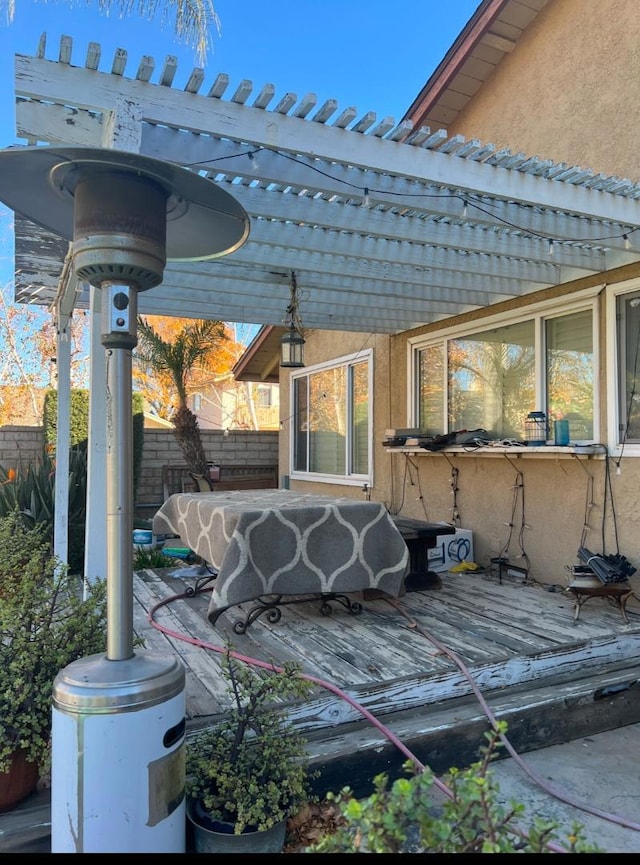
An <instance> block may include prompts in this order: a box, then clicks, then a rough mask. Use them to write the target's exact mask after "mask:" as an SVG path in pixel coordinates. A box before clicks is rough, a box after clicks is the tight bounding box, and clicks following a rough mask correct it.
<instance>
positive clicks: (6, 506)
mask: <svg viewBox="0 0 640 865" xmlns="http://www.w3.org/2000/svg"><path fill="white" fill-rule="evenodd" d="M55 481H56V464H55V455H54V451H53V449H52V448H51V446H45V448H44V449H43V452H42V456H41V457H40V458H39V459H37V460H34V461H29V462H26V461H24V462H23V461H22V460H21V459H20V460H18V464H17V466H11V467H9V468H4V467H2V466H0V517H3V516H7V515H8V514H10V513H14V512H17V513H19V514H20V516H21V518H22V520H23V521H24V523H25V525H26V526H27V527H29V528H31V527H33V526H35V525H42V526H44V528H45V533H46V536H47V537H48V538H49V540H50V543H51V545H53V526H54V510H55ZM86 499H87V454H86V447H85V446H84V445H76V446H74V447H72V448H71V449H70V451H69V512H68V523H69V558H70V561H69V566H70V569H71V571H72V573H77V572H79V571H81V570H82V564H83V561H84V526H85V515H86Z"/></svg>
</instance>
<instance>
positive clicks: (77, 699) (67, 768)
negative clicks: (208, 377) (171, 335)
mask: <svg viewBox="0 0 640 865" xmlns="http://www.w3.org/2000/svg"><path fill="white" fill-rule="evenodd" d="M0 200H2V201H3V202H4V203H5V204H6V205H7V206H8V207H10V208H12V209H13V210H14V211H16V212H17V213H19V214H21V215H22V216H24V217H25V218H27V219H30V220H31V221H32V222H35V223H37V224H39V225H40V226H42V227H44V228H46V229H48V230H49V231H52V232H54V233H55V234H59V235H61V236H62V237H64V238H65V239H67V240H71V241H73V247H72V255H73V265H74V268H75V271H76V273H77V276H78V279H80V280H85V281H87V282H89V283H90V284H91V285H93V286H95V287H97V288H99V289H100V290H101V301H102V327H101V342H102V345H103V346H104V349H105V351H106V359H107V377H106V393H105V397H106V399H107V406H108V410H107V425H108V430H107V490H106V496H107V526H106V531H107V575H106V576H107V646H106V653H105V654H99V655H92V656H89V657H87V658H82V659H80V660H78V661H75V662H74V663H72V664H70V665H69V666H68V667H66V668H65V669H63V670H61V671H60V672H59V673H58V676H57V677H56V680H55V682H54V686H53V709H52V712H53V732H52V788H51V821H52V832H51V838H52V852H54V853H63V852H71V853H109V852H113V853H119V852H123V853H124V852H127V853H152V852H158V853H184V852H185V810H184V783H185V768H184V736H185V696H184V686H185V672H184V667H183V666H182V664H181V663H180V662H179V661H178V660H177V659H176V658H175V657H173V656H169V655H168V656H162V655H155V654H151V653H148V652H145V651H138V650H137V649H136V650H135V651H134V645H133V644H134V632H133V545H132V531H133V480H132V479H133V422H132V408H131V395H132V386H131V364H132V350H133V348H134V347H135V346H136V344H137V332H136V331H137V328H136V323H137V307H138V303H137V299H138V293H139V292H140V291H146V290H148V289H150V288H153V287H154V286H156V285H158V284H159V283H160V282H162V278H163V273H164V267H165V264H166V261H167V259H183V260H191V261H198V260H207V259H212V258H217V257H219V256H223V255H226V254H228V253H230V252H233V251H234V250H235V249H237V248H238V247H240V246H241V245H242V244H243V243H244V241H245V240H246V239H247V237H248V234H249V219H248V216H247V214H246V212H245V211H244V209H243V208H242V207H241V206H240V205H239V204H238V202H237V201H236V200H235V199H234V198H233V196H231V195H229V194H228V193H227V192H225V191H224V190H222V189H220V188H219V187H218V186H216V185H215V184H214V183H213V182H211V181H210V180H207V179H206V178H203V177H201V176H199V175H197V174H194V173H192V172H190V171H188V170H186V169H184V168H182V167H180V166H177V165H173V164H171V163H167V162H163V161H162V160H158V159H151V158H148V157H144V156H140V155H139V154H134V153H127V152H120V151H114V150H106V149H98V148H91V147H18V148H8V149H5V150H1V151H0Z"/></svg>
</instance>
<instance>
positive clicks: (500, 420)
mask: <svg viewBox="0 0 640 865" xmlns="http://www.w3.org/2000/svg"><path fill="white" fill-rule="evenodd" d="M423 340H424V338H423ZM593 346H594V337H593V309H592V308H591V307H589V308H587V309H582V310H580V311H577V312H570V313H567V314H563V315H553V316H552V315H548V316H542V315H537V316H532V317H530V318H527V319H525V320H522V321H512V322H508V323H505V324H500V325H498V326H496V327H493V328H490V329H486V330H479V331H470V332H467V333H464V334H461V335H458V334H456V335H455V336H454V335H452V334H451V335H449V336H448V337H447V338H442V337H441V338H440V339H438V340H434V341H432V342H430V343H429V344H427V343H426V342H424V341H423V343H421V342H420V341H418V340H415V341H413V346H412V350H413V352H414V364H413V367H414V370H415V373H414V375H415V379H414V380H415V383H416V388H415V393H416V407H415V417H416V418H417V425H418V426H419V428H420V430H421V431H423V432H424V434H426V435H438V434H440V433H443V432H450V431H453V430H461V429H467V430H472V429H479V428H481V429H485V430H487V431H488V432H491V433H492V434H493V435H494V437H495V438H516V439H523V438H524V421H525V418H526V416H527V414H528V413H529V412H530V411H539V410H542V411H544V412H545V413H546V415H547V417H548V418H549V421H550V422H552V421H553V420H559V419H561V418H568V419H569V431H570V433H569V434H570V440H571V441H576V440H583V439H592V438H593V416H594V349H593ZM551 434H552V430H551Z"/></svg>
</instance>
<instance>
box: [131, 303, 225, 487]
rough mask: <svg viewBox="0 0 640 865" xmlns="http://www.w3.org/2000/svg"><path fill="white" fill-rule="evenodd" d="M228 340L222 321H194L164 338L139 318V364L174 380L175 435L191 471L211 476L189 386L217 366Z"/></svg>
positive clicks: (173, 420)
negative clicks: (190, 403) (189, 400)
mask: <svg viewBox="0 0 640 865" xmlns="http://www.w3.org/2000/svg"><path fill="white" fill-rule="evenodd" d="M227 340H228V336H227V334H226V332H225V325H224V322H222V321H193V322H187V323H186V324H184V325H182V326H181V328H180V329H179V330H178V331H177V332H176V334H175V336H174V337H173V338H172V339H171V340H169V339H163V337H162V336H161V335H160V334H159V333H158V331H156V330H155V329H154V328H153V326H152V325H151V324H149V322H147V321H145V319H144V318H142V317H138V347H137V348H136V351H135V362H136V364H137V365H138V366H140V367H147V368H149V369H150V370H151V371H152V372H154V373H156V374H160V375H166V376H168V377H169V378H170V380H171V383H172V385H173V387H174V388H175V392H176V403H177V404H176V408H175V411H174V413H173V415H172V417H171V423H172V424H173V427H174V435H175V437H176V440H177V442H178V444H179V446H180V450H181V451H182V455H183V456H184V459H185V462H186V464H187V466H188V469H189V471H190V472H192V473H193V474H195V475H201V476H204V477H208V466H207V457H206V454H205V452H204V446H203V444H202V438H201V436H200V427H199V425H198V418H197V417H196V416H195V414H194V413H193V412H192V411H191V409H190V408H189V406H188V405H187V386H188V383H189V379H190V377H191V375H192V374H193V373H194V372H195V371H196V370H198V371H207V370H209V369H212V368H213V367H214V365H215V355H216V350H217V349H219V348H220V347H221V346H222V344H223V343H224V342H226V341H227Z"/></svg>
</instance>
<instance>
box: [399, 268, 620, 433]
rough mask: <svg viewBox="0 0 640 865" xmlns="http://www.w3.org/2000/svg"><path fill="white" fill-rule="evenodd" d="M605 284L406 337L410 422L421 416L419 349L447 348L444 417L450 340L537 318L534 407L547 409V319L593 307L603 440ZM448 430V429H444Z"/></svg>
mask: <svg viewBox="0 0 640 865" xmlns="http://www.w3.org/2000/svg"><path fill="white" fill-rule="evenodd" d="M604 287H605V286H603V285H596V286H592V287H590V288H589V289H585V290H583V291H580V292H574V293H572V294H571V295H570V296H568V297H564V298H561V299H553V300H546V301H539V302H537V303H532V304H529V305H527V306H521V307H518V308H517V309H514V310H510V311H508V312H502V313H495V314H493V315H487V316H484V317H481V318H477V319H474V320H473V321H470V322H465V323H460V324H458V325H453V326H451V325H450V326H448V327H443V328H442V329H440V330H438V331H435V330H432V331H430V332H429V333H423V334H420V335H418V336H414V337H410V338H409V340H408V341H407V381H408V382H409V387H408V388H407V425H408V426H409V427H415V426H416V425H417V424H418V418H419V388H420V381H419V376H418V369H419V361H418V358H419V353H420V351H422V350H423V349H425V348H427V347H430V346H437V345H440V346H441V347H442V350H443V351H444V352H445V364H444V398H445V407H444V417H445V418H447V417H448V399H449V393H448V382H447V365H446V346H447V343H448V341H449V340H452V339H460V338H465V337H469V336H473V334H474V333H481V332H483V331H485V330H491V329H493V328H495V327H503V326H507V325H513V324H519V323H521V322H525V321H531V320H533V322H534V350H535V366H534V369H535V373H534V384H535V393H536V400H535V402H536V405H535V406H534V409H536V410H537V409H539V408H541V409H542V410H543V411H546V406H547V382H546V367H545V356H546V339H545V323H546V322H547V321H548V320H550V319H552V318H558V317H561V316H565V315H571V314H572V313H577V312H584V311H585V310H590V311H591V315H592V322H591V324H592V344H593V434H594V438H593V441H594V442H598V441H600V438H599V436H600V432H599V430H600V424H599V420H600V408H599V406H600V379H599V375H598V371H599V367H600V360H599V359H600V351H599V338H598V334H599V313H598V304H597V297H598V295H599V294H600V292H601V291H602V290H603V288H604ZM443 432H446V431H443Z"/></svg>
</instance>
